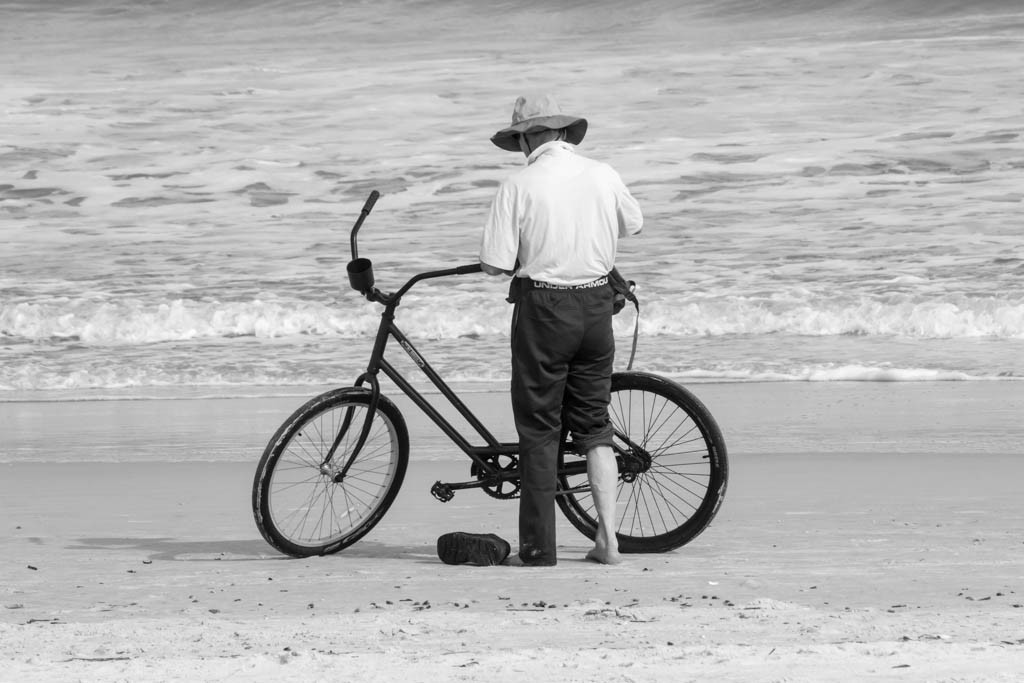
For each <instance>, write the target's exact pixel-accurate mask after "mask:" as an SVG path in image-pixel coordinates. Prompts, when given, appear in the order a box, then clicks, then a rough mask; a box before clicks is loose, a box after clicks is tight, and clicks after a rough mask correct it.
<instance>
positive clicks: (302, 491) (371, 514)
mask: <svg viewBox="0 0 1024 683" xmlns="http://www.w3.org/2000/svg"><path fill="white" fill-rule="evenodd" d="M369 407H370V393H369V392H368V391H367V390H365V389H359V388H355V387H346V388H344V389H336V390H334V391H329V392H327V393H325V394H321V395H320V396H317V397H316V398H314V399H311V400H310V401H309V402H308V403H306V404H305V405H303V406H302V407H301V408H299V409H298V410H296V411H295V413H293V414H292V416H291V417H289V418H288V419H287V420H286V421H285V423H284V424H282V425H281V427H280V428H279V429H278V430H277V432H276V433H275V434H274V437H273V438H272V439H271V440H270V443H269V444H267V448H266V450H265V451H264V452H263V457H262V458H261V459H260V463H259V466H258V467H257V468H256V477H255V479H254V480H253V489H252V510H253V516H254V517H255V519H256V526H257V527H259V530H260V533H261V534H263V538H264V539H266V540H267V542H268V543H270V545H272V546H274V547H275V548H277V549H278V550H280V551H281V552H283V553H285V554H287V555H293V556H295V557H307V556H310V555H326V554H329V553H334V552H337V551H339V550H341V549H342V548H345V547H347V546H350V545H352V544H353V543H355V542H356V541H358V540H359V539H360V538H362V537H363V536H364V535H366V533H367V532H369V531H370V529H372V528H373V527H374V525H376V524H377V522H379V521H380V519H381V517H383V516H384V513H385V512H387V510H388V508H389V507H390V506H391V503H392V502H393V501H394V499H395V496H397V495H398V490H399V488H400V487H401V486H402V480H403V479H404V477H405V470H406V467H407V465H408V462H409V433H408V430H407V429H406V426H405V420H404V419H403V418H402V414H401V413H400V412H399V410H398V408H397V407H396V406H395V404H394V403H392V402H391V401H389V400H388V399H386V398H384V397H383V396H382V397H380V399H379V400H378V402H377V409H376V411H375V412H374V415H373V419H372V422H371V423H370V429H369V433H368V436H367V438H366V442H365V444H364V445H363V447H362V449H361V450H360V451H359V453H358V454H357V456H356V458H355V459H354V460H353V461H352V462H351V463H350V462H349V461H350V460H351V456H352V453H353V449H354V448H355V446H356V443H357V441H358V440H359V435H360V433H361V430H362V428H363V424H364V422H365V420H366V416H367V411H368V410H369ZM339 434H340V439H339V443H338V447H337V449H336V450H335V453H334V456H333V457H332V459H331V460H330V462H327V463H325V462H324V460H325V458H326V456H327V454H328V452H329V451H330V449H331V446H332V444H333V443H334V441H335V439H336V438H339ZM346 465H347V469H345V467H346Z"/></svg>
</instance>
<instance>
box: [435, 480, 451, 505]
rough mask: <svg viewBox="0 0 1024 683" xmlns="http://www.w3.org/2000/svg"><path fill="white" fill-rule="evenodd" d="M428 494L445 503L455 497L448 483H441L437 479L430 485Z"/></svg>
mask: <svg viewBox="0 0 1024 683" xmlns="http://www.w3.org/2000/svg"><path fill="white" fill-rule="evenodd" d="M430 495H432V496H434V498H437V499H438V500H439V501H441V502H442V503H447V502H448V501H449V500H451V499H452V498H454V497H455V491H454V490H453V489H452V487H451V486H450V485H449V484H442V483H441V482H440V481H438V482H435V483H434V485H433V486H431V487H430Z"/></svg>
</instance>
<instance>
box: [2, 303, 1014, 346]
mask: <svg viewBox="0 0 1024 683" xmlns="http://www.w3.org/2000/svg"><path fill="white" fill-rule="evenodd" d="M379 311H380V309H379V308H378V307H376V306H373V305H370V304H367V303H363V302H360V303H357V304H354V305H353V304H345V305H344V306H339V305H336V304H335V305H332V304H330V303H326V302H312V301H297V300H263V299H252V300H248V301H226V302H221V301H193V300H187V299H168V300H161V301H154V302H146V301H141V300H133V299H124V300H118V301H99V302H97V301H93V300H75V299H51V300H47V301H42V302H20V303H12V304H0V339H3V338H7V340H8V343H10V342H11V341H29V342H39V341H42V342H46V341H50V342H58V343H59V342H65V343H71V342H76V343H81V344H85V345H91V346H118V345H145V344H153V343H160V342H169V341H191V340H198V339H232V338H236V337H255V338H259V339H274V338H287V337H295V336H302V335H309V336H326V337H339V338H365V337H371V336H373V335H374V334H375V333H376V330H377V326H378V324H379ZM510 316H511V307H509V306H505V305H500V306H499V305H495V300H494V296H493V294H472V293H469V292H463V293H456V294H452V295H450V296H447V297H444V298H442V299H440V300H429V301H428V300H425V299H421V300H418V301H409V302H408V303H407V304H406V305H403V307H402V308H401V309H400V310H399V313H398V323H399V325H400V326H401V327H402V329H403V330H405V331H406V333H407V334H409V335H410V336H412V337H415V338H421V339H459V338H464V337H469V338H479V337H488V336H504V335H507V332H508V329H509V320H510ZM632 325H633V317H632V315H631V314H625V315H621V316H619V317H618V318H617V319H616V321H615V326H616V333H617V334H620V335H625V334H628V333H629V332H630V331H631V330H632ZM640 330H641V333H642V334H644V335H655V336H662V335H673V336H681V337H715V336H727V335H764V334H791V335H804V336H840V335H858V336H895V337H907V338H913V339H947V338H979V337H992V338H1002V339H1022V338H1024V302H1022V301H1019V300H1012V299H1005V300H1004V299H998V298H994V297H984V298H968V297H962V296H961V297H955V298H951V299H949V300H919V299H914V298H904V299H892V300H889V299H886V300H877V299H870V298H866V297H864V298H860V299H856V300H850V301H843V300H822V299H820V298H814V297H808V298H804V299H801V298H783V297H780V298H752V297H738V296H732V297H720V298H711V297H707V298H690V299H686V300H683V301H681V302H678V303H677V302H676V301H674V300H670V299H667V298H655V299H654V300H653V301H651V302H650V303H648V302H645V301H642V303H641V317H640Z"/></svg>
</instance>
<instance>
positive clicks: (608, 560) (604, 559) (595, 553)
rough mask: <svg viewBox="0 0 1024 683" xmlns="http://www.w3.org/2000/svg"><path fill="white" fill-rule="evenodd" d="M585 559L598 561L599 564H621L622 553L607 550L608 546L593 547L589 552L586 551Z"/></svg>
mask: <svg viewBox="0 0 1024 683" xmlns="http://www.w3.org/2000/svg"><path fill="white" fill-rule="evenodd" d="M587 559H588V560H590V561H591V562H599V563H600V564H621V563H622V555H620V554H619V551H617V550H608V548H597V547H595V548H594V549H593V550H591V551H590V552H589V553H587Z"/></svg>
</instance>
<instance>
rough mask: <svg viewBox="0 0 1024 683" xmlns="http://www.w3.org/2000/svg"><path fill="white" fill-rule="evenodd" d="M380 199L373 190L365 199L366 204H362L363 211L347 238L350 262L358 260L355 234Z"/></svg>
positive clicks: (378, 193)
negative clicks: (350, 246)
mask: <svg viewBox="0 0 1024 683" xmlns="http://www.w3.org/2000/svg"><path fill="white" fill-rule="evenodd" d="M378 199H380V192H377V190H374V191H372V192H370V196H369V197H367V198H366V203H365V204H363V210H362V211H360V212H359V218H358V219H356V224H355V225H353V226H352V234H351V236H350V237H349V242H350V243H351V245H352V260H353V261H355V260H356V259H358V258H359V249H358V248H357V247H356V233H358V232H359V228H361V227H362V226H363V221H365V220H366V217H367V216H369V215H370V212H371V211H373V205H374V204H376V203H377V200H378Z"/></svg>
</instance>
